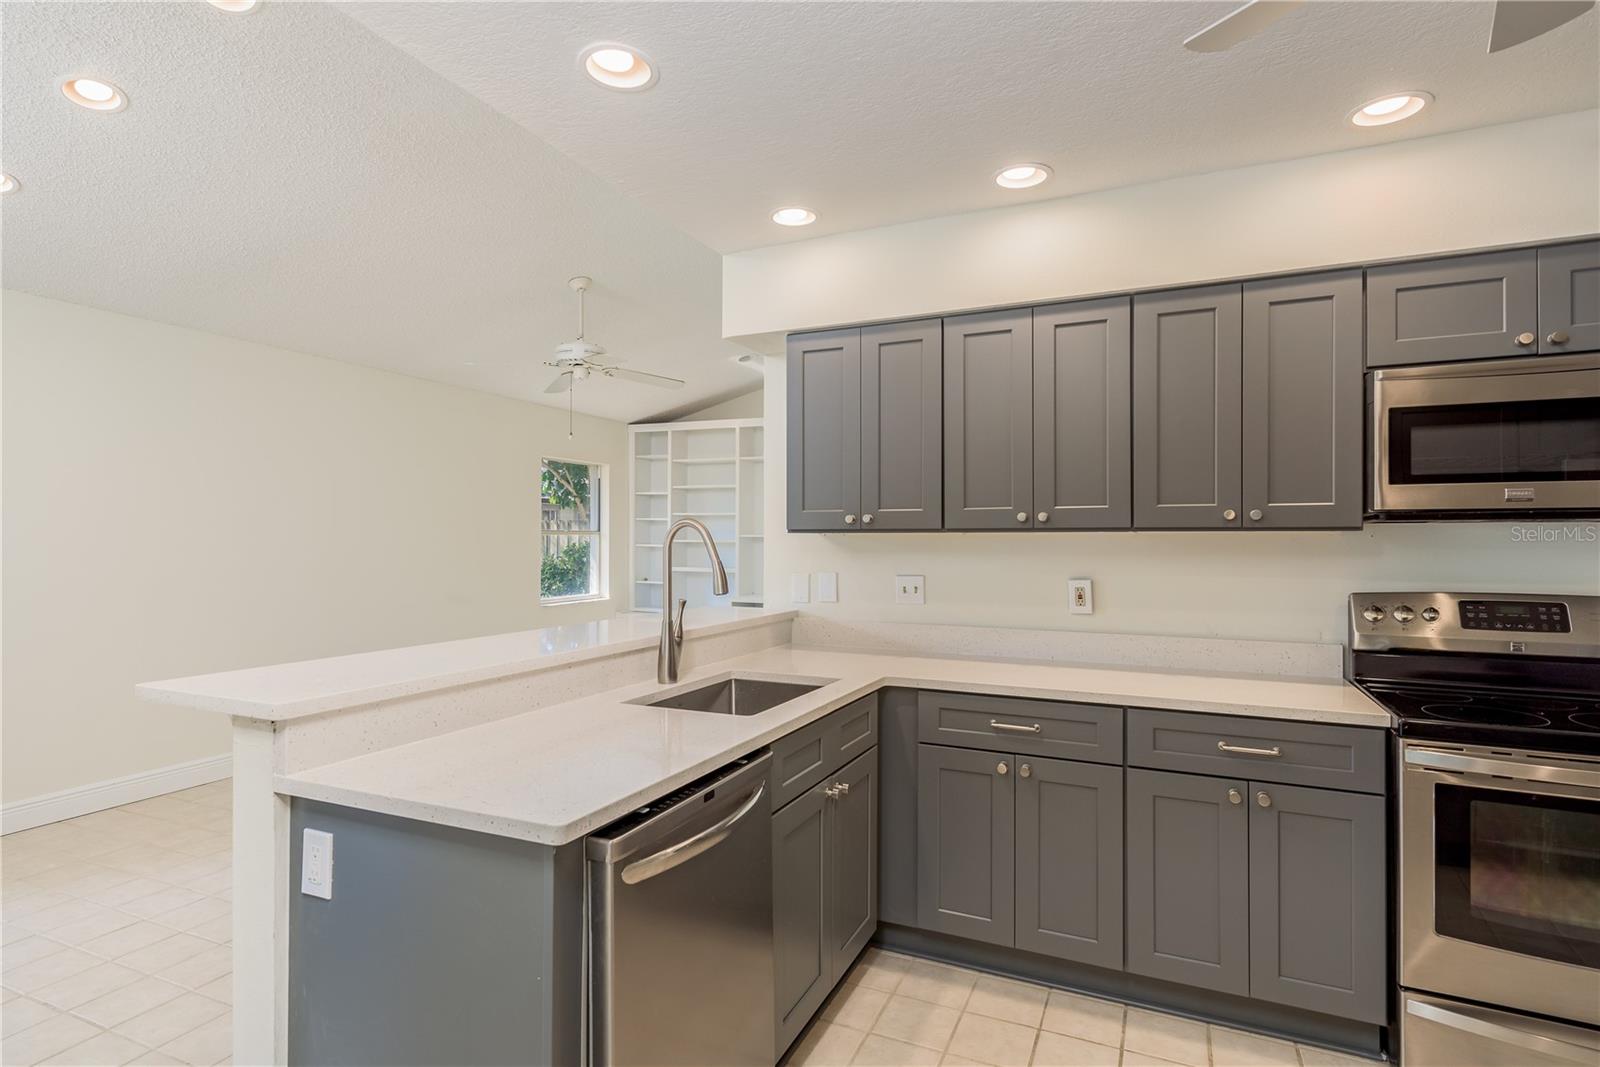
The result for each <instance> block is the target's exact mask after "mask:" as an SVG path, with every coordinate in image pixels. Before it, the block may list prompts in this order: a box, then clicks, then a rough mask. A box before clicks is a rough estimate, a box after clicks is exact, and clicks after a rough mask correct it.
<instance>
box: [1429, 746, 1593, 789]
mask: <svg viewBox="0 0 1600 1067" xmlns="http://www.w3.org/2000/svg"><path fill="white" fill-rule="evenodd" d="M1405 761H1406V765H1407V766H1408V767H1421V768H1423V769H1424V770H1434V771H1455V772H1456V773H1458V774H1478V775H1489V776H1492V777H1495V778H1515V779H1517V780H1518V781H1523V782H1551V783H1555V784H1559V785H1577V786H1584V787H1587V788H1590V789H1600V771H1590V770H1585V769H1583V768H1582V767H1548V766H1533V765H1530V764H1525V763H1512V762H1510V761H1508V760H1497V759H1485V758H1483V757H1482V756H1467V755H1463V754H1461V753H1459V752H1439V751H1436V750H1434V749H1429V748H1412V749H1407V750H1406V757H1405Z"/></svg>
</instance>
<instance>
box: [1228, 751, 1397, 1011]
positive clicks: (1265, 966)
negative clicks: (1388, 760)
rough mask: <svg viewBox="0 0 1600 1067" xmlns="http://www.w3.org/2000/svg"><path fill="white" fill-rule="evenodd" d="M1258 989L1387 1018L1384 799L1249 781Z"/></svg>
mask: <svg viewBox="0 0 1600 1067" xmlns="http://www.w3.org/2000/svg"><path fill="white" fill-rule="evenodd" d="M1249 811H1250V995H1251V996H1252V997H1256V998H1257V999H1260V1000H1271V1001H1276V1002H1277V1003H1279V1004H1288V1005H1291V1006H1293V1007H1296V1008H1305V1009H1307V1010H1308V1011H1320V1012H1324V1013H1326V1014H1329V1015H1337V1016H1339V1017H1341V1018H1345V1019H1360V1020H1363V1021H1365V1022H1372V1023H1379V1024H1382V1023H1383V1022H1385V1020H1386V1015H1387V1011H1386V1008H1387V995H1388V990H1389V983H1388V963H1387V959H1388V957H1387V944H1388V929H1389V927H1388V909H1387V904H1386V901H1387V899H1388V897H1387V892H1388V890H1387V886H1388V879H1387V877H1386V874H1385V870H1384V849H1385V846H1384V817H1385V816H1384V799H1383V797H1380V796H1364V795H1361V794H1358V793H1341V792H1336V791H1334V790H1331V789H1302V788H1299V787H1296V786H1287V785H1268V784H1266V783H1261V782H1251V783H1250V798H1249Z"/></svg>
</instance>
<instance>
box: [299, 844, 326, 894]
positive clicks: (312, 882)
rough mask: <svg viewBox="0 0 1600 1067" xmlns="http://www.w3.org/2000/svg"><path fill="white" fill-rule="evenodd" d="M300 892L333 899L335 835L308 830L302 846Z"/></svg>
mask: <svg viewBox="0 0 1600 1067" xmlns="http://www.w3.org/2000/svg"><path fill="white" fill-rule="evenodd" d="M300 892H302V893H304V894H305V895H306V896H308V897H321V898H322V899H323V900H332V899H333V835H332V834H330V833H328V832H327V831H326V830H307V831H306V832H305V836H304V837H303V838H302V839H301V845H300Z"/></svg>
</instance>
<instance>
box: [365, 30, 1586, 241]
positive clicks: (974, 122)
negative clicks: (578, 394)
mask: <svg viewBox="0 0 1600 1067" xmlns="http://www.w3.org/2000/svg"><path fill="white" fill-rule="evenodd" d="M1237 3H1238V0H1223V2H1210V0H1206V2H1153V3H1088V2H1085V3H975V4H968V3H885V4H870V3H677V2H665V3H609V4H589V3H479V2H461V3H409V2H408V3H393V2H381V3H365V2H363V3H351V4H346V5H343V7H344V10H346V11H348V12H349V13H350V14H351V15H352V16H353V17H354V18H356V19H358V20H360V21H361V22H363V23H365V24H366V25H368V26H370V27H371V28H372V29H374V30H375V31H376V32H378V33H379V34H381V35H382V36H384V37H385V38H387V39H388V40H390V41H392V42H393V43H394V44H396V45H398V46H400V47H401V48H403V49H405V50H406V51H407V52H410V53H411V54H412V55H414V56H416V57H417V58H419V59H420V60H422V61H423V62H424V63H426V64H427V65H428V66H430V67H432V68H433V69H434V70H436V71H438V72H440V73H441V74H443V75H444V76H446V77H448V78H450V79H451V80H452V81H454V82H456V83H457V84H459V85H461V86H462V87H464V88H466V89H467V90H469V91H470V92H472V93H473V94H475V95H477V96H479V97H481V98H482V99H483V100H485V101H487V102H488V103H489V104H490V105H492V106H493V107H495V108H496V109H498V110H500V111H502V112H504V113H505V114H506V115H508V116H510V117H511V118H513V119H515V120H516V121H517V122H518V123H520V124H521V125H523V126H525V127H526V128H527V129H529V130H531V131H533V132H534V133H536V134H538V135H539V136H540V137H541V138H543V139H545V140H547V141H549V142H550V143H551V144H552V145H554V146H555V147H556V148H558V149H560V150H561V151H562V152H564V153H566V154H567V155H569V156H571V157H572V158H573V159H575V160H577V161H578V162H580V163H582V164H583V165H584V166H585V167H587V168H588V169H590V170H592V171H593V172H594V173H596V174H598V175H600V176H601V177H603V178H605V179H607V180H609V181H610V182H612V183H613V184H614V185H615V186H616V187H617V188H618V189H620V190H622V191H623V192H625V193H628V194H629V195H631V196H633V197H636V198H637V199H638V200H639V201H640V202H642V203H644V204H645V205H647V206H649V207H651V208H653V209H655V210H656V211H658V212H659V213H660V214H661V215H663V216H664V217H665V218H667V219H669V220H671V221H673V222H674V223H676V224H677V225H679V226H680V227H682V228H683V229H684V230H686V231H687V232H688V233H690V234H692V235H694V236H695V237H697V238H699V239H700V240H701V241H704V242H705V243H706V244H708V245H710V246H711V247H713V248H716V249H718V250H720V251H733V250H737V249H743V248H749V247H755V246H760V245H768V244H776V243H779V242H783V241H788V240H799V239H803V238H806V237H811V236H817V235H821V234H824V233H832V232H837V231H841V230H855V229H862V228H865V227H870V226H879V225H884V224H888V223H893V222H902V221H906V220H910V219H916V218H925V217H930V216H935V215H944V214H949V213H953V212H959V211H968V210H975V209H979V208H985V207H994V206H997V205H1001V204H1012V203H1017V202H1018V201H1020V200H1026V199H1043V198H1048V197H1055V196H1062V195H1067V194H1071V193H1076V192H1083V191H1087V190H1091V189H1101V188H1108V187H1113V186H1119V185H1127V184H1132V183H1135V182H1142V181H1150V180H1155V179H1159V178H1163V177H1170V176H1174V175H1178V174H1188V173H1199V172H1203V171H1211V170H1218V169H1222V168H1226V167H1234V166H1242V165H1246V164H1251V163H1259V162H1265V161H1269V160H1278V159H1288V158H1292V157H1296V156H1305V155H1314V154H1316V153H1320V152H1329V151H1336V150H1339V149H1344V148H1352V147H1358V146H1361V145H1368V144H1375V143H1380V142H1383V141H1386V140H1392V139H1399V138H1406V137H1418V136H1424V135H1427V134H1432V133H1442V132H1445V131H1449V130H1458V129H1464V128H1468V127H1473V126H1484V125H1490V124H1493V123H1499V122H1508V121H1512V120H1515V119H1520V118H1528V117H1532V116H1536V115H1548V114H1556V113H1560V112H1567V111H1577V110H1581V109H1586V108H1592V107H1595V106H1596V103H1597V101H1600V23H1597V17H1600V16H1597V15H1596V14H1595V13H1594V12H1590V13H1588V14H1585V15H1583V16H1582V17H1580V18H1579V19H1577V20H1576V21H1574V22H1572V23H1569V24H1568V25H1566V26H1564V27H1562V28H1560V29H1558V30H1556V31H1555V32H1553V33H1551V34H1548V35H1546V36H1545V37H1542V38H1540V39H1538V40H1536V41H1533V42H1530V43H1528V44H1524V45H1520V46H1518V47H1516V48H1513V49H1511V50H1509V51H1506V52H1502V53H1500V54H1499V55H1495V56H1490V55H1488V54H1486V44H1487V42H1488V37H1489V25H1490V21H1491V11H1492V4H1490V3H1479V2H1468V0H1459V2H1452V3H1437V2H1423V3H1392V2H1355V3H1312V4H1309V5H1307V6H1306V7H1304V8H1302V9H1300V10H1298V11H1296V12H1295V13H1293V14H1292V15H1290V16H1288V17H1287V18H1285V19H1284V20H1282V21H1281V22H1279V23H1277V24H1276V25H1275V26H1273V27H1272V28H1271V29H1269V30H1268V31H1267V32H1266V33H1264V34H1263V35H1261V36H1260V37H1257V38H1255V39H1253V40H1251V41H1248V42H1246V43H1245V44H1243V45H1240V46H1239V47H1237V48H1235V49H1233V50H1232V51H1229V52H1225V53H1220V54H1216V55H1199V54H1195V53H1191V52H1188V51H1185V50H1184V49H1183V47H1182V41H1183V39H1184V38H1185V37H1186V36H1188V35H1189V34H1191V33H1193V32H1195V31H1196V30H1198V29H1200V28H1202V27H1204V26H1206V25H1207V24H1209V23H1210V22H1211V21H1213V20H1214V19H1216V18H1218V17H1220V16H1221V15H1222V14H1224V13H1226V12H1227V11H1229V10H1231V9H1232V8H1233V7H1235V6H1237ZM610 40H614V41H622V42H625V43H629V44H632V45H634V46H635V47H637V48H640V49H643V50H644V51H645V52H646V53H647V54H649V55H650V56H651V57H652V58H653V59H654V60H655V61H656V63H657V65H658V66H659V68H660V73H661V80H660V82H659V84H658V85H656V86H655V87H654V88H652V89H650V90H648V91H646V92H644V93H639V94H622V93H616V92H613V91H610V90H606V89H603V88H600V87H598V86H596V85H594V84H592V83H591V82H589V81H588V80H587V79H586V78H584V77H583V76H581V74H579V72H578V68H577V55H578V52H579V50H580V49H581V48H582V47H583V46H584V45H586V44H589V43H591V42H595V41H610ZM1401 89H1426V90H1428V91H1430V92H1432V93H1434V94H1435V95H1436V97H1437V98H1438V99H1437V102H1436V104H1435V105H1434V106H1433V107H1431V108H1429V109H1428V110H1427V111H1425V112H1424V113H1423V114H1422V115H1421V116H1419V117H1417V118H1415V119H1412V120H1409V121H1407V122H1403V123H1400V124H1398V125H1396V126H1392V127H1384V128H1377V129H1367V130H1358V129H1355V128H1353V127H1351V126H1350V125H1349V124H1348V123H1347V122H1346V121H1345V116H1346V115H1347V114H1348V112H1349V111H1350V110H1351V109H1352V108H1354V107H1356V106H1357V105H1359V104H1361V103H1364V102H1366V101H1367V100H1369V99H1371V98H1373V97H1375V96H1378V95H1381V94H1384V93H1386V92H1392V91H1395V90H1401ZM1019 160H1027V161H1043V162H1046V163H1049V164H1051V165H1052V166H1054V167H1055V169H1056V178H1055V180H1053V181H1051V182H1047V183H1046V184H1044V185H1043V186H1040V187H1037V188H1035V189H1032V190H1029V191H1025V192H1014V191H1006V190H1001V189H999V188H997V187H996V186H995V185H994V183H993V181H992V176H993V174H994V172H995V171H996V170H997V169H998V168H999V167H1000V166H1001V165H1003V164H1005V163H1008V162H1014V161H1019ZM1528 165H1529V166H1538V160H1536V159H1531V160H1529V161H1528ZM790 203H799V204H803V205H805V206H807V207H810V208H812V209H813V210H815V211H816V212H817V213H818V215H819V216H820V218H819V221H818V222H817V223H816V224H815V225H813V226H809V227H805V228H802V229H793V230H790V229H785V228H783V227H779V226H776V225H774V224H773V223H772V222H771V221H770V218H769V216H770V215H771V212H772V211H773V209H774V208H777V207H779V206H782V205H785V204H790Z"/></svg>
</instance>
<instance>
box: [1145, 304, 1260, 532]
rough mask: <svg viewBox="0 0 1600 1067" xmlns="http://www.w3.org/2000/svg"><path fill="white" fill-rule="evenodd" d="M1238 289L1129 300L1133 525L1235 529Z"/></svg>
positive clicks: (1237, 510)
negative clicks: (1131, 356)
mask: <svg viewBox="0 0 1600 1067" xmlns="http://www.w3.org/2000/svg"><path fill="white" fill-rule="evenodd" d="M1240 305H1241V296H1240V287H1239V286H1237V285H1215V286H1209V287H1207V288H1204V289H1185V290H1181V291H1178V292H1171V293H1152V294H1150V295H1148V296H1137V297H1134V300H1133V524H1134V525H1135V526H1138V527H1141V528H1145V529H1162V528H1166V529H1222V528H1226V527H1236V526H1239V525H1240V524H1241V519H1240V501H1241V493H1240V454H1239V450H1240V403H1241V396H1240V374H1241V363H1242V357H1241V350H1240Z"/></svg>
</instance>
